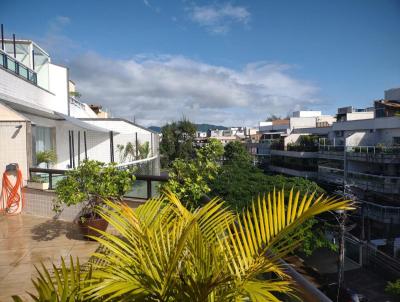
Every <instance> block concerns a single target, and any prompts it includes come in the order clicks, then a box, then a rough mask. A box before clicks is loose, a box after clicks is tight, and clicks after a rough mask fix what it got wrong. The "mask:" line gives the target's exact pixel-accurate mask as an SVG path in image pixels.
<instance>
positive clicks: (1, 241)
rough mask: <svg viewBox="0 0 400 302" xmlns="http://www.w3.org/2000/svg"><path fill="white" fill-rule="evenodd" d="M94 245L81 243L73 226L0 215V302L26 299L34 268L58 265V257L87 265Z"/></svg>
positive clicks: (21, 216)
mask: <svg viewBox="0 0 400 302" xmlns="http://www.w3.org/2000/svg"><path fill="white" fill-rule="evenodd" d="M97 246H98V244H97V243H96V242H91V241H86V240H84V239H83V237H82V235H81V234H80V232H79V229H78V228H77V226H76V225H74V224H72V223H69V222H64V221H57V220H52V219H48V218H41V217H37V216H28V215H18V216H2V215H0V302H6V301H12V299H11V295H15V294H18V295H21V296H22V297H23V298H26V297H28V296H27V295H26V291H32V282H31V278H32V277H34V276H35V275H36V270H35V267H34V266H35V265H36V266H38V267H39V266H40V263H41V262H42V263H44V264H45V265H46V266H48V267H49V266H50V265H51V263H52V262H53V263H56V264H59V263H60V257H61V256H62V257H64V258H68V259H69V255H72V256H73V257H74V259H75V258H76V257H77V256H79V260H80V262H81V263H84V262H86V261H87V260H88V259H89V257H90V255H91V254H92V253H93V252H94V251H95V250H96V248H97Z"/></svg>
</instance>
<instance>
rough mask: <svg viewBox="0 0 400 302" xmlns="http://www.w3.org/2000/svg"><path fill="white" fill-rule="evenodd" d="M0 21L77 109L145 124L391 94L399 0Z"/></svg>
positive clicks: (71, 4) (59, 5) (194, 5)
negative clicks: (59, 68) (49, 69)
mask: <svg viewBox="0 0 400 302" xmlns="http://www.w3.org/2000/svg"><path fill="white" fill-rule="evenodd" d="M3 1H4V0H3ZM0 21H1V23H4V24H5V28H6V33H7V34H9V35H10V34H11V33H12V32H15V33H16V34H17V36H18V37H21V38H30V39H34V40H36V41H38V42H39V43H40V44H41V45H43V46H44V48H46V49H47V50H48V51H49V52H50V54H51V56H52V59H53V62H56V63H60V64H63V65H66V66H69V67H70V70H71V75H72V77H73V79H74V80H75V81H76V83H77V85H78V89H79V90H80V91H81V92H82V94H83V98H84V101H87V102H92V103H93V102H94V103H96V102H97V103H103V104H104V105H105V106H106V107H109V108H110V109H111V110H112V112H114V114H116V115H121V116H126V117H132V116H133V115H134V116H135V117H136V119H137V120H139V121H141V122H142V123H143V124H146V125H149V124H157V125H160V124H162V123H164V122H165V121H170V120H173V119H177V118H179V117H181V116H182V115H185V116H188V117H189V118H190V119H193V120H194V121H196V122H212V123H218V124H225V125H231V124H247V125H255V124H256V123H257V121H258V120H261V119H263V118H265V117H267V116H268V115H271V114H280V115H284V114H286V113H287V112H289V111H291V110H294V109H304V108H306V109H322V110H323V112H325V113H331V114H333V113H335V111H336V108H337V107H339V106H346V105H355V106H359V107H363V106H369V105H371V104H372V101H373V100H374V99H377V98H381V97H383V90H385V89H388V88H392V87H399V86H400V1H399V0H382V1H378V0H376V1H375V0H373V1H372V0H371V1H370V0H343V1H328V0H315V1H310V0H303V1H296V0H292V1H288V0H280V1H161V0H159V1H156V0H145V1H143V0H136V1H118V0H114V1H94V0H91V1H89V0H86V1H40V2H38V1H18V0H16V1H15V0H14V1H10V0H5V4H4V3H3V4H2V9H1V11H0Z"/></svg>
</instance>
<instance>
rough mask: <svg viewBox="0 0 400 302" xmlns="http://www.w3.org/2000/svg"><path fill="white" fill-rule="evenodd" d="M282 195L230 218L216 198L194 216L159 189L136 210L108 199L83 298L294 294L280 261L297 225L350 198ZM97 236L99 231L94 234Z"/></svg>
mask: <svg viewBox="0 0 400 302" xmlns="http://www.w3.org/2000/svg"><path fill="white" fill-rule="evenodd" d="M284 196H285V194H284V191H283V190H282V191H278V192H275V191H274V192H272V193H271V194H268V195H267V196H263V197H259V198H258V199H257V200H255V201H254V202H253V203H252V206H251V207H250V208H249V209H248V210H246V211H244V212H243V214H242V215H236V214H234V213H233V212H231V211H230V210H229V209H227V208H226V207H225V205H224V203H223V202H222V201H221V200H219V199H217V198H216V199H213V200H211V201H210V202H209V203H207V204H206V205H205V206H203V207H202V208H199V209H197V210H195V211H193V212H191V211H189V210H188V209H186V208H185V207H184V206H183V205H182V203H181V202H180V200H178V198H177V197H176V196H175V195H174V194H172V193H170V192H166V193H165V195H164V196H162V197H159V198H155V199H151V200H149V201H147V202H146V203H145V204H144V205H142V206H140V207H139V208H137V209H136V210H133V209H131V208H130V207H128V206H127V205H124V204H122V203H113V202H107V205H108V208H107V207H103V208H102V209H99V214H100V215H101V216H102V217H103V218H104V219H106V220H107V221H108V222H109V224H110V225H112V227H113V228H114V229H115V230H116V231H117V233H116V234H112V233H107V232H101V233H102V235H103V236H102V237H93V238H94V239H95V240H97V241H98V242H99V243H100V244H101V245H102V246H103V248H104V249H105V250H106V252H105V253H97V254H95V257H96V258H97V261H95V264H94V266H93V276H92V278H93V279H92V285H90V286H88V287H86V288H85V289H84V290H83V292H84V294H85V295H86V297H87V298H88V299H105V300H113V299H116V300H117V301H163V302H167V301H168V302H169V301H174V302H177V301H182V302H183V301H193V302H201V301H207V302H214V301H218V302H221V301H222V302H223V301H280V299H279V297H280V296H281V295H295V288H294V285H293V284H292V282H291V280H290V278H289V277H288V276H287V275H286V273H285V271H284V269H283V268H282V266H281V265H280V262H279V259H281V258H282V257H284V256H285V255H287V254H288V253H289V252H291V251H293V250H294V249H295V248H296V247H297V246H298V244H299V243H300V242H301V238H299V235H298V232H296V230H297V229H298V227H299V226H300V225H301V224H302V223H303V222H304V221H306V220H307V219H309V218H311V217H314V216H315V215H318V214H320V213H323V212H326V211H332V210H338V209H341V210H348V209H350V204H349V201H345V200H338V199H335V198H325V197H323V196H322V195H321V196H319V197H318V198H314V194H311V195H308V194H305V195H303V197H302V198H300V192H297V193H296V194H294V192H293V190H292V191H291V192H290V195H289V198H288V200H287V201H285V197H284ZM99 232H100V231H99Z"/></svg>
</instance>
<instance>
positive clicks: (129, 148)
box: [124, 142, 136, 161]
mask: <svg viewBox="0 0 400 302" xmlns="http://www.w3.org/2000/svg"><path fill="white" fill-rule="evenodd" d="M135 157H136V149H135V146H134V145H133V144H132V143H131V142H127V143H126V146H125V151H124V158H125V159H126V158H128V161H133V160H134V159H135Z"/></svg>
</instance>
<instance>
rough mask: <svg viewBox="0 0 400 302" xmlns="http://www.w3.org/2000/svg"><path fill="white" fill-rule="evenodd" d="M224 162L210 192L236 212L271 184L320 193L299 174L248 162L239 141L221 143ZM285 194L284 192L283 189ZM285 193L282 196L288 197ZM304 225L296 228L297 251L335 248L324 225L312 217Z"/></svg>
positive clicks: (266, 190) (317, 188) (314, 185)
mask: <svg viewBox="0 0 400 302" xmlns="http://www.w3.org/2000/svg"><path fill="white" fill-rule="evenodd" d="M224 157H225V163H224V165H223V166H222V167H221V168H220V170H219V173H218V176H217V177H215V178H214V179H213V181H211V182H210V184H209V187H210V189H211V192H210V193H209V194H210V195H211V196H220V197H221V198H222V199H223V200H224V201H225V202H226V204H227V205H229V207H230V208H231V209H233V210H235V211H236V212H239V213H240V212H242V211H243V210H244V209H246V208H248V206H249V204H250V203H251V200H253V199H254V198H256V197H257V196H259V195H260V194H261V195H262V194H265V193H267V192H271V191H273V190H274V188H277V189H283V188H285V189H291V188H293V189H294V190H295V191H300V192H303V193H306V192H317V194H322V193H324V190H323V189H322V188H320V187H319V186H318V185H317V184H316V183H315V182H313V181H310V180H307V179H305V178H302V177H285V176H283V175H273V176H271V175H266V174H264V172H263V171H262V170H260V169H258V168H257V167H254V166H253V165H252V164H251V157H250V155H248V152H247V151H246V149H245V147H244V146H243V144H241V143H239V142H233V143H229V144H227V145H226V146H225V155H224ZM287 194H288V193H287ZM288 197H289V196H287V195H286V196H285V198H288ZM305 226H306V227H305V228H304V229H302V230H298V232H301V233H302V237H303V238H304V242H303V245H302V246H301V251H302V252H304V253H305V254H307V255H310V254H311V253H312V251H313V250H314V249H316V248H318V247H328V248H331V249H334V248H335V245H333V244H332V243H331V242H330V241H328V240H327V239H326V238H325V236H324V227H325V226H324V225H321V224H320V223H318V222H317V220H315V219H311V220H310V221H307V222H306V223H305Z"/></svg>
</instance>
